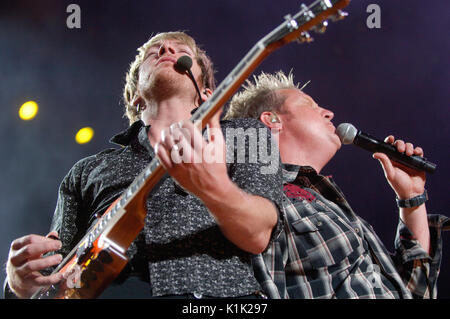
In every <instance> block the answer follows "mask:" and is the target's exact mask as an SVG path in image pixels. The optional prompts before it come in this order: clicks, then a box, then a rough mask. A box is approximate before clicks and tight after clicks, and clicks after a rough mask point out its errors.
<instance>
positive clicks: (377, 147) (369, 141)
mask: <svg viewBox="0 0 450 319" xmlns="http://www.w3.org/2000/svg"><path fill="white" fill-rule="evenodd" d="M336 134H337V136H339V138H340V140H341V142H342V144H355V145H357V146H359V147H361V148H363V149H365V150H367V151H370V152H372V153H376V152H380V153H384V154H386V155H387V156H388V157H389V158H390V159H391V160H393V161H396V162H398V163H401V164H403V165H405V166H408V167H410V168H413V169H415V170H419V171H425V172H427V173H431V174H432V173H434V171H435V169H436V164H433V163H431V162H428V161H427V160H426V159H425V158H423V157H420V156H416V155H413V156H408V155H406V154H404V153H400V152H399V151H397V148H396V147H395V146H393V145H391V144H388V143H385V142H383V141H380V140H378V139H376V138H374V137H372V136H370V135H369V134H366V133H363V132H361V131H360V130H357V129H356V128H355V127H354V126H353V125H352V124H349V123H342V124H339V126H338V127H337V128H336Z"/></svg>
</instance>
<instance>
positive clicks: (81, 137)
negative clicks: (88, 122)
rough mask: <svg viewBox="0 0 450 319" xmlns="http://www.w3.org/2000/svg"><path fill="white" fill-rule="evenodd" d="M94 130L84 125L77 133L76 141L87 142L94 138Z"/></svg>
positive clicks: (79, 142)
mask: <svg viewBox="0 0 450 319" xmlns="http://www.w3.org/2000/svg"><path fill="white" fill-rule="evenodd" d="M93 136H94V130H93V129H92V128H91V127H83V128H82V129H80V130H79V131H78V132H77V134H76V135H75V141H76V142H77V143H78V144H86V143H89V142H90V141H91V140H92V137H93Z"/></svg>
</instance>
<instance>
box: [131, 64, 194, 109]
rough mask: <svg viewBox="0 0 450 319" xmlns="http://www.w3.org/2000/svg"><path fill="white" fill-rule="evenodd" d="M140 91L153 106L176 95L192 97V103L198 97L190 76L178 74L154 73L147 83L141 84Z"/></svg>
mask: <svg viewBox="0 0 450 319" xmlns="http://www.w3.org/2000/svg"><path fill="white" fill-rule="evenodd" d="M139 91H140V92H141V94H142V96H143V98H144V99H145V101H146V102H147V104H150V105H153V106H157V105H158V104H159V102H160V101H164V100H167V99H170V98H171V97H173V96H176V95H186V96H189V95H192V97H191V100H192V101H195V100H196V97H197V94H196V92H195V86H194V84H193V83H192V81H191V79H190V78H189V76H188V75H187V74H180V73H177V72H164V71H163V72H154V73H152V74H151V75H150V76H149V77H148V79H147V81H145V82H144V81H142V82H141V81H140V82H139ZM148 106H149V105H147V107H148Z"/></svg>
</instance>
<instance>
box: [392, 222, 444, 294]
mask: <svg viewBox="0 0 450 319" xmlns="http://www.w3.org/2000/svg"><path fill="white" fill-rule="evenodd" d="M428 225H429V229H430V248H431V250H430V251H431V255H429V254H428V253H427V252H426V251H425V250H424V249H423V248H422V247H421V245H420V244H419V242H418V241H417V239H416V238H415V237H414V235H413V233H412V232H411V230H409V229H408V227H407V226H406V225H405V224H404V222H403V221H402V220H401V219H400V220H399V224H398V227H397V235H396V238H395V251H396V253H395V256H394V260H395V262H396V266H397V268H398V270H399V273H400V275H401V276H402V278H403V281H404V282H405V285H406V287H407V288H408V289H409V290H410V291H411V293H412V295H413V297H414V298H436V297H437V278H438V275H439V270H440V265H441V260H442V236H441V235H442V231H443V230H444V231H445V230H449V229H450V218H448V217H446V216H443V215H428Z"/></svg>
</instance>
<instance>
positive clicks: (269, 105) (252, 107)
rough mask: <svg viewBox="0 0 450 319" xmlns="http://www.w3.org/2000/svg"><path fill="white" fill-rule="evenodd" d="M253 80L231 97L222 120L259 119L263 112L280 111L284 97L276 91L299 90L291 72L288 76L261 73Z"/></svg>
mask: <svg viewBox="0 0 450 319" xmlns="http://www.w3.org/2000/svg"><path fill="white" fill-rule="evenodd" d="M253 80H254V83H252V82H251V81H249V80H247V81H246V84H245V85H244V86H243V89H242V90H241V91H240V92H238V93H237V94H235V95H234V96H233V98H232V99H231V101H230V103H229V106H228V110H227V113H226V114H225V116H224V119H231V118H239V117H252V118H256V119H259V116H260V115H261V113H263V112H266V111H280V109H281V106H282V105H283V103H284V102H285V100H286V97H285V96H283V95H282V94H277V92H276V91H277V90H282V89H299V84H298V83H297V84H294V75H293V74H292V70H291V71H290V72H289V74H288V75H286V74H284V72H283V71H278V72H276V73H275V74H269V73H264V72H262V73H261V74H260V75H258V76H253ZM302 88H303V87H302ZM300 90H301V89H300Z"/></svg>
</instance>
